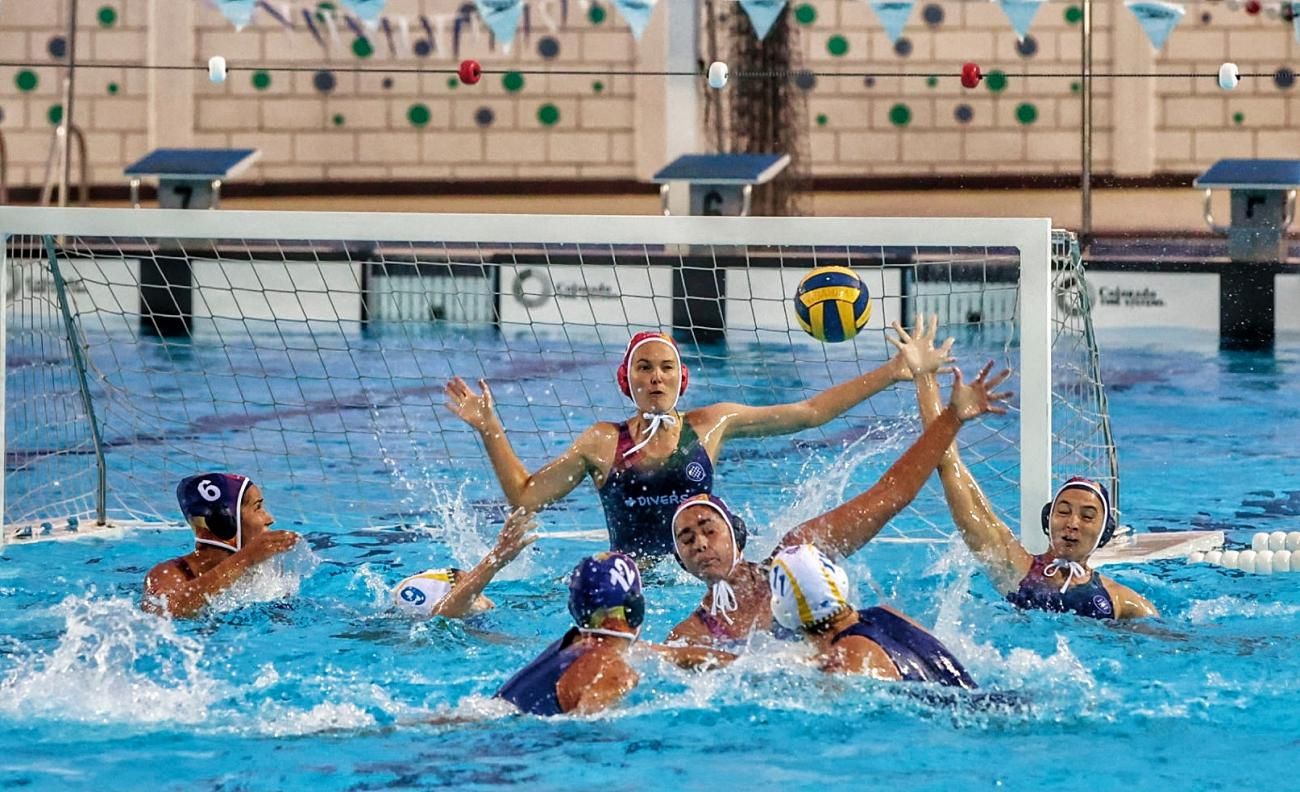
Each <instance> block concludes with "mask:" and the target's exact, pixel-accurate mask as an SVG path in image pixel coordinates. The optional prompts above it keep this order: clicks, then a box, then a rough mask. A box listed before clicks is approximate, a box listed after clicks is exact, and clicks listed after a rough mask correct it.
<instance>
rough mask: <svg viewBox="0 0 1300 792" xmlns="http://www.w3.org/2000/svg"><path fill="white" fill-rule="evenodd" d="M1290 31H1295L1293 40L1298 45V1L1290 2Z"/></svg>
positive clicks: (1299, 9) (1299, 21)
mask: <svg viewBox="0 0 1300 792" xmlns="http://www.w3.org/2000/svg"><path fill="white" fill-rule="evenodd" d="M1291 29H1292V30H1293V31H1295V40H1296V43H1297V44H1300V0H1291Z"/></svg>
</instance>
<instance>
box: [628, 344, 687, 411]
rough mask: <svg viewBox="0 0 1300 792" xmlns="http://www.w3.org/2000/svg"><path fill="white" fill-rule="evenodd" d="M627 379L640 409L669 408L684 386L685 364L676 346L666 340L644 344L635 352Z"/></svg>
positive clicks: (662, 409) (655, 409)
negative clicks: (683, 369)
mask: <svg viewBox="0 0 1300 792" xmlns="http://www.w3.org/2000/svg"><path fill="white" fill-rule="evenodd" d="M627 380H628V385H630V386H631V389H632V400H633V401H634V402H636V406H637V409H639V410H642V411H644V412H659V413H663V412H668V411H669V410H671V409H672V408H673V405H674V404H675V403H676V402H677V394H678V393H680V392H681V388H682V368H681V364H680V363H679V362H678V360H677V352H676V350H674V349H673V348H672V347H671V346H669V345H668V344H667V343H659V342H652V343H648V344H642V345H641V346H640V347H639V348H638V349H637V351H636V352H634V353H633V354H632V360H631V362H630V363H629V364H628V370H627Z"/></svg>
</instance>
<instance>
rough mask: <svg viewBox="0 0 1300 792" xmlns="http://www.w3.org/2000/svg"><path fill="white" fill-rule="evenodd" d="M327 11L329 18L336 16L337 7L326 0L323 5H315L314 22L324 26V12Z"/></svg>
mask: <svg viewBox="0 0 1300 792" xmlns="http://www.w3.org/2000/svg"><path fill="white" fill-rule="evenodd" d="M326 11H328V12H329V13H330V15H331V16H337V15H338V6H336V5H334V4H333V3H331V2H329V1H328V0H326V2H324V3H317V4H316V21H317V22H320V23H321V24H322V25H323V24H325V12H326Z"/></svg>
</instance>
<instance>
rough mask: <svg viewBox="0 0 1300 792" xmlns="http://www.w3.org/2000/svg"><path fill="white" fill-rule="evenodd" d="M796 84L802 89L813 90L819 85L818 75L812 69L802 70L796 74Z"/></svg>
mask: <svg viewBox="0 0 1300 792" xmlns="http://www.w3.org/2000/svg"><path fill="white" fill-rule="evenodd" d="M794 84H795V85H797V86H799V90H801V91H811V90H812V89H814V88H816V87H817V75H815V74H813V73H812V72H810V71H801V72H799V73H797V74H795V76H794Z"/></svg>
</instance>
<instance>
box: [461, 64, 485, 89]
mask: <svg viewBox="0 0 1300 792" xmlns="http://www.w3.org/2000/svg"><path fill="white" fill-rule="evenodd" d="M456 73H457V74H459V75H460V81H461V82H462V83H464V84H465V85H474V84H475V83H477V82H478V81H479V80H480V79H481V78H482V77H483V67H482V66H480V65H478V61H476V60H463V61H461V62H460V68H459V69H458V70H457V71H456Z"/></svg>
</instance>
